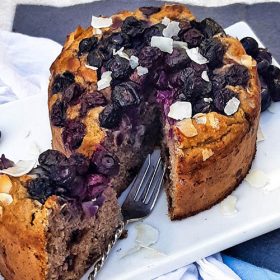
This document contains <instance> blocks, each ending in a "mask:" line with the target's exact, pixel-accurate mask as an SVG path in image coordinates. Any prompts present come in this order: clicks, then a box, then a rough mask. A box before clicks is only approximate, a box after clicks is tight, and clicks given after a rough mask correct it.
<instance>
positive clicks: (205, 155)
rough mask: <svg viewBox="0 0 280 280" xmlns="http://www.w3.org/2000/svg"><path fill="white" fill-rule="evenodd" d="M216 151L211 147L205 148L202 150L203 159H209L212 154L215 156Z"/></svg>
mask: <svg viewBox="0 0 280 280" xmlns="http://www.w3.org/2000/svg"><path fill="white" fill-rule="evenodd" d="M213 155H214V153H213V151H212V150H211V149H203V150H202V159H203V161H205V160H207V159H208V158H210V157H211V156H213Z"/></svg>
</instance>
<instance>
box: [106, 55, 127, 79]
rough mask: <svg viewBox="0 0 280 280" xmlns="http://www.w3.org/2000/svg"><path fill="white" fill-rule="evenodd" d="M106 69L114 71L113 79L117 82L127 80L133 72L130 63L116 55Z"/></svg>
mask: <svg viewBox="0 0 280 280" xmlns="http://www.w3.org/2000/svg"><path fill="white" fill-rule="evenodd" d="M106 69H107V70H108V71H112V78H113V79H117V80H122V79H125V78H127V77H128V76H129V75H130V73H131V72H132V69H131V67H130V64H129V61H128V60H127V59H125V58H123V57H120V56H118V55H115V56H114V57H113V58H111V59H110V60H109V61H108V62H107V63H106Z"/></svg>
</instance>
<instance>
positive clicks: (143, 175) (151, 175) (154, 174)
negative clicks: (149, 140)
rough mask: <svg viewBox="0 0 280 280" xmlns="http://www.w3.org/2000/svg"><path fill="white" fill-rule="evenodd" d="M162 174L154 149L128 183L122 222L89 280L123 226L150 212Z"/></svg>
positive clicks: (162, 167)
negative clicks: (128, 189)
mask: <svg viewBox="0 0 280 280" xmlns="http://www.w3.org/2000/svg"><path fill="white" fill-rule="evenodd" d="M164 174H165V165H164V164H163V161H162V159H161V156H160V150H159V149H156V150H154V151H153V153H152V154H149V155H148V156H147V158H146V160H145V162H144V164H143V165H142V167H141V169H140V171H139V173H138V174H137V176H136V177H135V178H134V180H133V181H132V183H131V184H130V186H129V188H130V191H129V193H128V195H127V196H126V199H125V201H124V203H123V205H122V214H123V222H122V223H121V224H120V226H119V227H118V228H117V230H116V233H115V236H114V238H113V240H112V242H111V243H110V244H109V245H108V248H107V250H106V252H105V253H104V254H103V256H102V257H100V258H99V259H97V260H96V261H95V263H94V264H93V270H92V272H91V273H90V275H89V277H88V279H89V280H94V279H95V277H96V275H97V273H98V271H99V270H100V269H101V267H102V266H103V264H104V262H105V260H106V258H107V256H108V254H109V252H110V251H111V248H112V247H113V246H114V245H115V243H116V242H117V240H118V239H119V238H120V236H121V234H122V233H123V231H124V229H125V226H126V225H127V224H128V223H130V222H135V221H138V220H141V219H143V218H145V217H146V216H148V215H149V214H150V213H151V212H152V210H153V208H154V206H155V204H156V200H157V198H158V195H159V193H160V189H161V187H162V184H163V178H164Z"/></svg>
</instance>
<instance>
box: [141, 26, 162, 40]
mask: <svg viewBox="0 0 280 280" xmlns="http://www.w3.org/2000/svg"><path fill="white" fill-rule="evenodd" d="M165 27H166V26H165V25H164V24H162V23H157V24H155V25H152V26H151V27H148V28H146V29H145V31H144V33H143V37H144V41H145V43H146V44H150V43H151V38H152V37H153V36H162V31H163V29H164V28H165Z"/></svg>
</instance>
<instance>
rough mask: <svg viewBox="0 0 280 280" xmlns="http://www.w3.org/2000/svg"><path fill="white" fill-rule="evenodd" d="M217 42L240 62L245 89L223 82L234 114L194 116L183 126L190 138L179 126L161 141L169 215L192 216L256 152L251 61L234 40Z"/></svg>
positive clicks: (234, 181) (232, 181) (225, 188)
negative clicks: (166, 160)
mask: <svg viewBox="0 0 280 280" xmlns="http://www.w3.org/2000/svg"><path fill="white" fill-rule="evenodd" d="M221 40H222V41H223V43H224V44H226V46H227V52H226V53H225V55H224V61H225V63H227V64H230V63H231V61H234V62H235V63H238V64H243V65H244V66H246V67H247V68H248V71H249V73H250V79H249V81H248V86H247V87H245V88H244V87H241V86H235V87H234V86H228V88H230V89H231V90H233V91H234V92H235V93H236V94H237V95H238V98H239V100H240V107H239V109H238V111H237V112H236V113H235V114H234V115H232V116H223V115H221V114H218V113H214V112H211V113H208V114H206V115H203V114H202V115H200V116H197V118H194V119H193V120H192V122H191V125H190V124H186V125H185V127H183V128H184V129H185V130H186V129H192V128H193V127H194V129H195V131H196V133H197V134H196V135H194V136H192V137H186V136H185V135H183V134H182V128H181V127H176V126H175V129H174V131H175V141H174V142H171V141H169V142H167V143H168V146H169V153H170V162H171V163H170V166H171V167H170V169H171V170H170V179H171V185H170V186H169V187H167V195H168V197H169V211H170V217H171V219H181V218H185V217H188V216H191V215H194V214H196V213H198V212H200V211H203V210H205V209H208V208H210V207H211V206H213V205H214V204H216V203H218V202H219V201H221V200H222V199H223V198H225V197H226V196H227V195H229V194H230V193H231V192H232V191H233V190H234V189H235V188H236V187H237V186H238V185H239V184H240V182H241V181H242V180H243V178H244V177H245V176H246V174H247V173H248V171H249V169H250V166H251V163H252V160H253V158H254V155H255V152H256V136H257V129H258V124H259V117H260V85H259V80H258V75H257V69H256V63H255V61H253V60H252V58H251V57H250V56H248V55H246V53H245V51H244V49H243V47H242V45H241V44H240V42H239V41H238V40H237V39H234V38H231V37H223V38H221ZM224 67H226V66H224ZM222 68H223V67H222ZM218 71H220V72H222V71H224V70H223V69H221V70H218ZM202 118H203V120H204V121H203V122H202Z"/></svg>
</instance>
